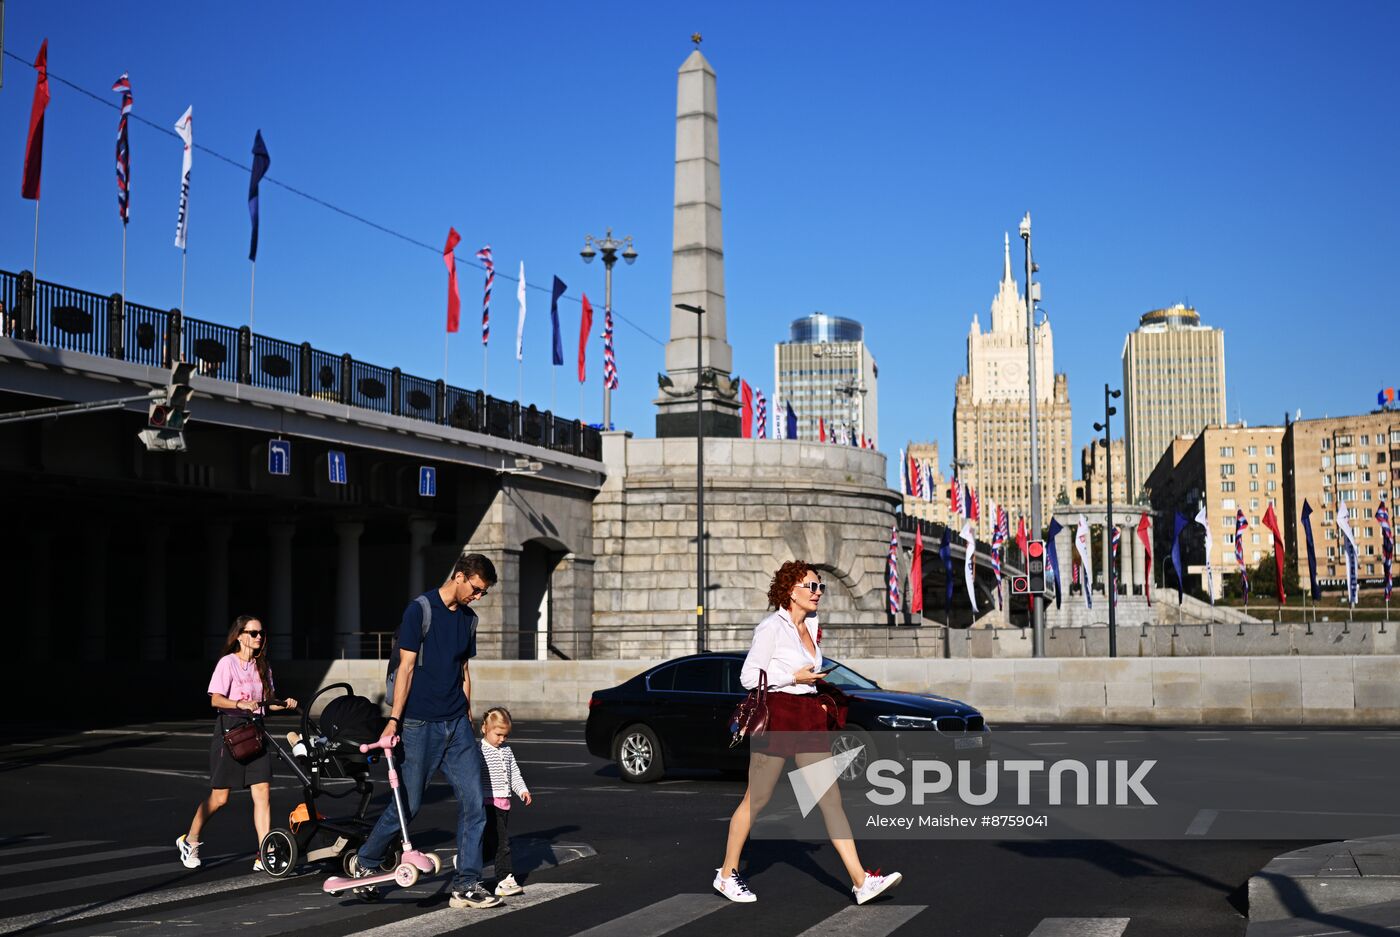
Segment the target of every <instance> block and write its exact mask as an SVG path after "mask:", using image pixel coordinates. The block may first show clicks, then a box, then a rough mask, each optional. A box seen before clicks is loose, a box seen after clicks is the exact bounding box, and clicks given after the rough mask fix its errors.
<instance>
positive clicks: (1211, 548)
mask: <svg viewBox="0 0 1400 937" xmlns="http://www.w3.org/2000/svg"><path fill="white" fill-rule="evenodd" d="M1196 523H1197V524H1200V525H1201V527H1202V529H1204V530H1205V535H1206V594H1207V595H1209V596H1210V604H1211V605H1214V604H1215V567H1214V566H1213V565H1212V563H1211V557H1212V556H1214V555H1215V538H1214V537H1212V536H1211V535H1210V520H1209V519H1208V518H1207V517H1206V509H1205V508H1201V509H1200V510H1199V511H1197V512H1196Z"/></svg>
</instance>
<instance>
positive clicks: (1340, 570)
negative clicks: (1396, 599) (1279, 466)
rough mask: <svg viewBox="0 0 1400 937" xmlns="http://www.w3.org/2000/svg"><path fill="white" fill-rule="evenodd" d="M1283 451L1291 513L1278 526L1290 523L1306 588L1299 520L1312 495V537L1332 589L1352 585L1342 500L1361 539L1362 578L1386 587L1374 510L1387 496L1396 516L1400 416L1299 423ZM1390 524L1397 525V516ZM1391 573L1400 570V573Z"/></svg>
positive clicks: (1320, 570) (1288, 535)
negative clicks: (1343, 536) (1341, 525)
mask: <svg viewBox="0 0 1400 937" xmlns="http://www.w3.org/2000/svg"><path fill="white" fill-rule="evenodd" d="M1282 455H1283V457H1282V459H1281V460H1280V461H1281V462H1282V463H1283V467H1284V470H1285V472H1286V473H1287V478H1288V486H1287V489H1286V492H1285V496H1284V502H1283V503H1284V505H1285V508H1286V509H1285V511H1284V514H1285V515H1286V516H1280V517H1279V524H1280V525H1281V526H1282V527H1283V528H1284V537H1285V539H1287V540H1288V549H1289V553H1290V555H1291V556H1292V557H1294V558H1296V561H1297V564H1298V581H1299V582H1300V583H1302V585H1303V587H1304V588H1307V585H1308V553H1307V545H1306V540H1305V539H1304V536H1303V527H1302V523H1301V520H1300V515H1301V513H1302V510H1303V502H1304V501H1305V500H1306V501H1307V502H1308V504H1309V506H1310V507H1312V510H1313V513H1312V529H1313V542H1314V546H1315V549H1316V551H1317V574H1318V578H1319V579H1320V580H1322V583H1323V584H1324V585H1326V586H1329V587H1331V586H1344V585H1345V582H1346V578H1347V567H1346V553H1345V551H1344V550H1343V549H1342V540H1341V533H1340V532H1339V531H1338V529H1337V504H1338V503H1339V502H1344V503H1345V504H1346V506H1347V513H1348V514H1349V515H1350V518H1351V529H1352V533H1353V534H1354V535H1355V537H1356V553H1357V556H1356V566H1357V577H1358V578H1359V579H1360V580H1362V582H1363V584H1366V585H1375V586H1379V585H1381V583H1382V579H1383V577H1384V575H1385V570H1384V568H1383V566H1382V564H1381V528H1380V524H1379V523H1377V522H1376V508H1377V507H1379V506H1380V502H1381V499H1382V498H1384V499H1385V501H1386V508H1387V509H1388V510H1389V511H1390V513H1391V514H1392V515H1394V513H1395V502H1396V500H1397V498H1400V481H1397V479H1396V477H1395V471H1396V469H1395V463H1396V460H1397V459H1400V413H1396V412H1394V411H1391V410H1382V411H1379V412H1377V413H1367V414H1360V415H1357V416H1339V417H1330V418H1327V419H1321V420H1295V421H1294V422H1293V423H1291V424H1289V426H1288V432H1287V434H1286V435H1285V436H1284V439H1283V454H1282ZM1391 524H1392V529H1393V525H1394V524H1395V521H1394V520H1393V519H1392V521H1391ZM1392 572H1393V574H1394V575H1400V570H1393V571H1392ZM1366 580H1373V582H1369V583H1367V582H1366Z"/></svg>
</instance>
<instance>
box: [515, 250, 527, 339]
mask: <svg viewBox="0 0 1400 937" xmlns="http://www.w3.org/2000/svg"><path fill="white" fill-rule="evenodd" d="M515 298H516V299H518V300H520V320H519V321H518V322H516V324H515V360H516V361H520V360H522V359H523V358H524V357H525V261H523V260H522V261H520V282H519V283H517V284H516V285H515Z"/></svg>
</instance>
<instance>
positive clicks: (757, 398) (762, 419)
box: [753, 390, 768, 439]
mask: <svg viewBox="0 0 1400 937" xmlns="http://www.w3.org/2000/svg"><path fill="white" fill-rule="evenodd" d="M753 396H754V405H755V407H756V409H757V411H758V413H757V416H756V417H755V419H756V421H757V423H758V432H757V433H756V436H757V437H758V438H759V439H767V438H768V398H767V397H765V396H763V391H761V390H756V391H754V392H753Z"/></svg>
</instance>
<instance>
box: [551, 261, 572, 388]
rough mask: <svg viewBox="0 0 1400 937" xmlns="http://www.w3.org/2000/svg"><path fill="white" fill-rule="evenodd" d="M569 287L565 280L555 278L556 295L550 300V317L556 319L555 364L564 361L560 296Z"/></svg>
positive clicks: (556, 365) (557, 364)
mask: <svg viewBox="0 0 1400 937" xmlns="http://www.w3.org/2000/svg"><path fill="white" fill-rule="evenodd" d="M566 289H568V287H567V286H565V285H564V281H563V280H561V279H559V278H558V277H555V278H554V296H553V298H551V299H550V301H549V318H550V319H552V320H553V321H554V366H555V367H558V366H559V365H561V364H563V363H564V340H563V339H562V338H560V337H559V297H560V296H563V295H564V291H565V290H566Z"/></svg>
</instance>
